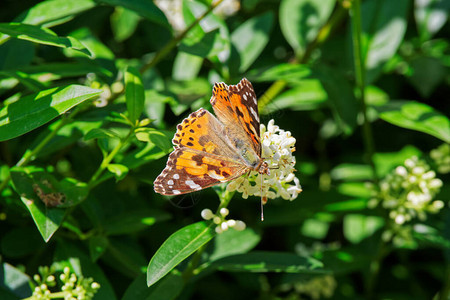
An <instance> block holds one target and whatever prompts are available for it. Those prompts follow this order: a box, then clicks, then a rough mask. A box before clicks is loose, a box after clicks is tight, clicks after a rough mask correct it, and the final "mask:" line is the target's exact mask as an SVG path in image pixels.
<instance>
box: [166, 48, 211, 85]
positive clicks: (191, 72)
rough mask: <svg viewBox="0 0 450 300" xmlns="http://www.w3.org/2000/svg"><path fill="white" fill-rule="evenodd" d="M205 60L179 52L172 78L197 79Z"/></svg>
mask: <svg viewBox="0 0 450 300" xmlns="http://www.w3.org/2000/svg"><path fill="white" fill-rule="evenodd" d="M203 60H204V59H203V58H202V57H199V56H196V55H192V54H189V53H186V52H182V51H180V52H178V54H177V56H176V57H175V61H174V63H173V70H172V77H173V79H175V80H192V79H195V78H196V77H197V75H198V72H199V71H200V68H201V67H202V63H203Z"/></svg>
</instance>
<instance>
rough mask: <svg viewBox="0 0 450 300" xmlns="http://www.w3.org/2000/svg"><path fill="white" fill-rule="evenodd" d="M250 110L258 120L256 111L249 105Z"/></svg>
mask: <svg viewBox="0 0 450 300" xmlns="http://www.w3.org/2000/svg"><path fill="white" fill-rule="evenodd" d="M250 112H251V113H252V115H253V116H254V117H255V120H256V121H258V122H259V116H258V114H257V113H256V111H255V109H254V108H253V107H252V106H250Z"/></svg>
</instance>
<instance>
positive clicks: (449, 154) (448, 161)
mask: <svg viewBox="0 0 450 300" xmlns="http://www.w3.org/2000/svg"><path fill="white" fill-rule="evenodd" d="M430 156H431V158H432V159H433V160H434V162H435V164H436V166H437V171H438V172H439V173H441V174H447V173H450V145H449V144H442V145H440V146H439V147H437V148H436V149H433V150H431V152H430Z"/></svg>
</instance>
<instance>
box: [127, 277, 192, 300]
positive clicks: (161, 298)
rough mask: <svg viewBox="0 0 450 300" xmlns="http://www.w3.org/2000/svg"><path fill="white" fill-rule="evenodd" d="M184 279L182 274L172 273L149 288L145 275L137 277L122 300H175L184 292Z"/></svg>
mask: <svg viewBox="0 0 450 300" xmlns="http://www.w3.org/2000/svg"><path fill="white" fill-rule="evenodd" d="M183 287H184V284H183V278H182V277H181V273H178V272H172V273H170V274H168V275H167V276H165V277H164V278H163V279H161V280H160V281H158V282H157V283H156V284H154V285H152V286H151V287H148V286H147V284H146V282H145V274H142V275H141V276H139V277H137V278H136V279H135V280H134V281H133V282H132V283H131V285H130V286H129V287H128V289H127V290H126V291H125V294H124V295H123V298H122V300H135V299H145V300H172V299H173V300H175V299H177V296H179V295H180V294H181V292H182V291H183Z"/></svg>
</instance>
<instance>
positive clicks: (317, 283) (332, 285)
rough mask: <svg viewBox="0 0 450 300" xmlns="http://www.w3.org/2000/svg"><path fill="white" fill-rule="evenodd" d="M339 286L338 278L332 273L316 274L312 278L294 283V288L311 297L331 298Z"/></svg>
mask: <svg viewBox="0 0 450 300" xmlns="http://www.w3.org/2000/svg"><path fill="white" fill-rule="evenodd" d="M336 287H337V281H336V279H335V278H334V277H333V276H331V275H324V276H316V277H313V278H311V279H310V280H306V281H305V280H302V281H299V282H296V283H295V284H294V290H295V291H296V292H297V293H299V294H305V295H307V296H308V297H309V298H311V299H323V298H331V297H332V296H333V295H334V291H335V289H336Z"/></svg>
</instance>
